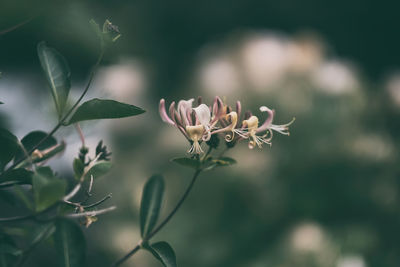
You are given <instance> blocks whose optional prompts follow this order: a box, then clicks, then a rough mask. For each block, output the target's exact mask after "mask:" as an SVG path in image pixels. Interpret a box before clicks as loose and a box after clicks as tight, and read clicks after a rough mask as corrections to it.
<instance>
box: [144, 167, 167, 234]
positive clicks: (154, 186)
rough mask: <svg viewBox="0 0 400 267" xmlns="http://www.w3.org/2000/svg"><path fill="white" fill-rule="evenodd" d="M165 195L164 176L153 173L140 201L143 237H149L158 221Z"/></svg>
mask: <svg viewBox="0 0 400 267" xmlns="http://www.w3.org/2000/svg"><path fill="white" fill-rule="evenodd" d="M163 195H164V178H163V177H162V176H161V175H153V176H152V177H150V179H149V180H148V181H147V182H146V184H145V185H144V188H143V193H142V201H141V203H140V233H141V235H142V237H143V238H146V237H147V235H148V234H149V233H150V232H151V231H152V230H153V228H154V226H155V225H156V223H157V219H158V216H159V214H160V209H161V203H162V199H163Z"/></svg>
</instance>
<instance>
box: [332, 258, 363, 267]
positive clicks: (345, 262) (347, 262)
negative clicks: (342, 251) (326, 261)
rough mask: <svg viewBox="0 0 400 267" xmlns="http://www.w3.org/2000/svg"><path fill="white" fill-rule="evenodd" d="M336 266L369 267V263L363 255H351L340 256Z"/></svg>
mask: <svg viewBox="0 0 400 267" xmlns="http://www.w3.org/2000/svg"><path fill="white" fill-rule="evenodd" d="M336 267H367V264H366V263H365V261H364V259H363V258H362V257H361V256H359V255H349V256H343V257H341V258H339V260H338V262H337V264H336Z"/></svg>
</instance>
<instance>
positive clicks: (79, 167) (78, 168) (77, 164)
mask: <svg viewBox="0 0 400 267" xmlns="http://www.w3.org/2000/svg"><path fill="white" fill-rule="evenodd" d="M72 166H73V168H74V175H75V178H76V179H79V178H81V176H82V174H83V170H84V169H85V165H84V164H83V162H82V160H80V159H78V158H74V162H73V163H72Z"/></svg>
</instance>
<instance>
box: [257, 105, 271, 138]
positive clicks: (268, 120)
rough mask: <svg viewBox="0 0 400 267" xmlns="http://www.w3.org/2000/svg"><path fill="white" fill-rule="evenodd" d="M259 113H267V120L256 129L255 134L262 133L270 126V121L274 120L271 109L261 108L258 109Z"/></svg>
mask: <svg viewBox="0 0 400 267" xmlns="http://www.w3.org/2000/svg"><path fill="white" fill-rule="evenodd" d="M260 111H261V112H267V113H268V118H267V119H266V120H265V121H264V123H263V124H262V125H261V126H260V127H259V128H258V129H257V133H259V132H263V131H265V130H267V129H268V128H269V127H270V126H271V124H272V120H273V119H274V114H275V111H274V110H272V109H269V108H267V107H266V106H262V107H260Z"/></svg>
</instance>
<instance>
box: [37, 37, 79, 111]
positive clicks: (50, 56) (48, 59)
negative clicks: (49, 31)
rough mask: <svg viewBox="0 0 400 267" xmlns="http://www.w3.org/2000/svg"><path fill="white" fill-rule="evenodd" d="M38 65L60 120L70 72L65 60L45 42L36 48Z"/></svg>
mask: <svg viewBox="0 0 400 267" xmlns="http://www.w3.org/2000/svg"><path fill="white" fill-rule="evenodd" d="M37 51H38V55H39V59H40V65H41V66H42V69H43V71H44V73H45V75H46V79H47V81H48V83H49V86H50V89H51V94H52V95H53V99H54V103H55V105H56V109H57V113H58V117H59V118H61V117H62V115H63V111H64V108H65V104H66V102H67V99H68V94H69V89H70V88H71V82H70V76H71V73H70V70H69V67H68V64H67V61H66V60H65V58H64V57H63V56H62V55H61V54H60V53H59V52H57V51H56V50H55V49H54V48H51V47H48V46H47V45H46V43H45V42H40V43H39V44H38V46H37Z"/></svg>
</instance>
